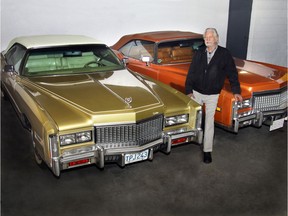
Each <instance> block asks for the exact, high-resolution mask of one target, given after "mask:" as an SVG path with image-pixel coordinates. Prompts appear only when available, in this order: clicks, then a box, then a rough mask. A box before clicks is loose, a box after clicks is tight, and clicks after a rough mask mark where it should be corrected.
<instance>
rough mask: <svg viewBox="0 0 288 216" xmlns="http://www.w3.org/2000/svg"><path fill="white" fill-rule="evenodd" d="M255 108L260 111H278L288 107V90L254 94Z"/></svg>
mask: <svg viewBox="0 0 288 216" xmlns="http://www.w3.org/2000/svg"><path fill="white" fill-rule="evenodd" d="M253 107H254V109H257V110H259V111H263V112H265V111H274V110H275V111H277V110H282V109H285V108H287V90H286V89H284V90H281V91H280V92H276V93H266V94H259V95H258V94H257V95H255V96H254V103H253Z"/></svg>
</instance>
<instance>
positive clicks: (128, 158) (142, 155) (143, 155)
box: [124, 149, 149, 164]
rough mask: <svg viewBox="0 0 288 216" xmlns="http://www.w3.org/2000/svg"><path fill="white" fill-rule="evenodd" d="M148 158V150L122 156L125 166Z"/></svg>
mask: <svg viewBox="0 0 288 216" xmlns="http://www.w3.org/2000/svg"><path fill="white" fill-rule="evenodd" d="M148 157H149V149H146V150H144V151H141V152H135V153H129V154H125V155H124V160H125V164H130V163H135V162H138V161H143V160H147V159H148Z"/></svg>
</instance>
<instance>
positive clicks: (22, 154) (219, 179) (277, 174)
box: [1, 99, 287, 216]
mask: <svg viewBox="0 0 288 216" xmlns="http://www.w3.org/2000/svg"><path fill="white" fill-rule="evenodd" d="M1 116H2V118H1V133H2V134H1V187H2V188H1V191H2V193H1V200H2V201H1V215H2V216H19V215H21V216H34V215H35V216H39V215H41V216H53V215H61V216H78V215H83V216H90V215H91V216H92V215H93V216H96V215H99V216H122V215H123V216H130V215H131V216H142V215H143V216H144V215H146V216H149V215H151V216H152V215H153V216H154V215H157V216H178V215H181V216H185V215H187V216H188V215H189V216H191V215H195V216H226V215H227V216H282V215H283V216H286V215H287V122H285V124H284V127H283V128H281V129H278V130H275V131H271V132H269V127H268V126H262V127H261V128H254V127H247V128H243V129H241V130H240V131H239V133H238V134H233V133H230V132H227V131H225V130H223V129H220V128H216V130H215V145H214V151H213V162H212V163H211V164H204V163H203V162H202V154H201V151H200V146H199V145H197V144H193V143H191V144H187V145H182V146H178V147H174V148H172V152H171V153H170V154H169V155H165V154H163V153H161V152H158V153H156V154H155V155H154V160H153V161H144V162H140V163H136V164H130V165H127V166H126V167H124V168H120V167H119V166H118V165H116V164H108V165H106V166H105V168H104V169H103V170H101V169H98V168H97V167H96V166H94V165H91V166H86V167H82V168H79V169H71V170H68V171H64V172H62V173H61V176H60V178H56V177H54V176H53V174H52V172H51V171H50V170H49V169H48V168H47V167H44V168H40V167H39V166H38V165H37V164H36V163H35V161H34V158H33V152H32V144H31V142H30V134H29V132H28V131H26V130H25V129H24V128H23V127H22V125H21V123H20V121H19V119H18V117H17V116H16V113H15V111H14V110H13V107H12V105H11V104H10V102H9V101H5V100H3V99H1Z"/></svg>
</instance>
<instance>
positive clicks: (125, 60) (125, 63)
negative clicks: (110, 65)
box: [122, 57, 129, 67]
mask: <svg viewBox="0 0 288 216" xmlns="http://www.w3.org/2000/svg"><path fill="white" fill-rule="evenodd" d="M122 62H123V64H124V65H125V67H126V65H127V64H128V63H129V59H128V58H126V57H124V58H123V59H122Z"/></svg>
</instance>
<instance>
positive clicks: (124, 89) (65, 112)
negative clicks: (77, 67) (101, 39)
mask: <svg viewBox="0 0 288 216" xmlns="http://www.w3.org/2000/svg"><path fill="white" fill-rule="evenodd" d="M25 79H26V80H23V82H22V84H23V85H24V86H25V88H26V90H27V91H28V92H29V93H30V95H32V96H33V97H34V100H35V101H36V102H37V103H38V104H39V105H40V107H42V110H43V111H44V112H46V113H47V115H48V116H50V120H52V121H53V122H54V123H55V124H56V125H57V127H58V129H59V130H70V129H73V128H84V127H88V126H91V125H96V124H109V123H111V124H115V123H116V122H121V123H124V122H126V123H131V122H136V121H139V120H141V119H145V118H149V117H151V116H153V115H157V114H163V113H164V112H165V106H164V105H163V102H162V101H161V100H160V98H159V97H158V95H157V94H156V93H155V92H154V89H153V88H154V87H153V86H156V85H155V83H154V84H153V82H152V81H151V82H149V83H146V82H145V81H144V80H142V79H141V77H137V76H136V75H134V74H132V73H130V72H129V71H127V70H120V71H112V72H101V73H94V74H82V75H67V76H54V77H37V78H36V77H34V78H33V77H30V78H25ZM176 102H177V99H176ZM28 103H29V102H28ZM175 104H177V103H175ZM179 104H181V105H179ZM175 106H177V105H175ZM178 106H181V107H182V108H183V101H182V102H180V100H179V99H178ZM35 110H36V109H35ZM37 112H38V110H37ZM35 115H38V113H35Z"/></svg>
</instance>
